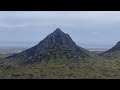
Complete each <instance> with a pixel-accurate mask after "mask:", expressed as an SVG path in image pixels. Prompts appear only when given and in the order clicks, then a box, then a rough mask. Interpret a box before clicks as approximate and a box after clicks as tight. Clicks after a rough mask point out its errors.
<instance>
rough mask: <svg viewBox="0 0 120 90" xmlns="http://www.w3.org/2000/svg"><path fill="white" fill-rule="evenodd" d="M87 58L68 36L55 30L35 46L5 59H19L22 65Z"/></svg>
mask: <svg viewBox="0 0 120 90" xmlns="http://www.w3.org/2000/svg"><path fill="white" fill-rule="evenodd" d="M88 57H91V53H90V52H89V51H88V50H86V49H84V48H81V47H79V46H77V45H76V44H75V42H74V41H73V40H72V39H71V37H70V36H69V35H68V34H66V33H64V32H63V31H61V30H60V29H59V28H57V29H56V30H55V31H54V32H53V33H51V34H49V35H48V36H47V37H46V38H44V39H43V40H42V41H41V42H39V44H37V45H36V46H34V47H32V48H30V49H27V50H24V51H23V52H21V53H18V54H14V55H12V56H9V57H7V59H10V58H13V59H20V60H21V61H22V62H24V63H33V62H35V61H41V60H50V59H56V58H59V59H60V58H67V59H78V58H79V59H84V58H88Z"/></svg>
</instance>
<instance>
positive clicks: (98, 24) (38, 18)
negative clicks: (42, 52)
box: [0, 11, 120, 48]
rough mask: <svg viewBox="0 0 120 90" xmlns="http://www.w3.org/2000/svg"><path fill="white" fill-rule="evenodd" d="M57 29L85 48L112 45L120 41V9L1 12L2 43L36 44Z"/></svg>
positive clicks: (0, 33)
mask: <svg viewBox="0 0 120 90" xmlns="http://www.w3.org/2000/svg"><path fill="white" fill-rule="evenodd" d="M56 28H60V29H61V30H62V31H64V32H65V33H68V34H70V36H71V37H72V39H73V40H74V41H75V42H76V43H77V44H78V45H80V46H82V47H103V48H104V47H108V48H110V47H111V46H113V45H115V44H116V43H117V42H118V41H120V12H119V11H111V12H109V11H0V45H8V43H14V44H15V43H17V44H19V45H23V44H24V45H31V46H32V45H35V44H37V43H39V41H41V40H42V39H43V38H45V37H46V36H47V35H48V34H49V33H51V32H53V31H54V30H55V29H56ZM21 42H24V43H22V44H21ZM25 42H26V43H25ZM31 43H32V44H31ZM11 45H13V44H11Z"/></svg>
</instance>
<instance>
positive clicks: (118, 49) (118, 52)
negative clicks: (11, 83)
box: [100, 42, 120, 59]
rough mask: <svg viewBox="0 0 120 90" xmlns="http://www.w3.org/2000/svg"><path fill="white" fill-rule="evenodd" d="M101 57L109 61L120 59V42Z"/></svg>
mask: <svg viewBox="0 0 120 90" xmlns="http://www.w3.org/2000/svg"><path fill="white" fill-rule="evenodd" d="M100 55H101V56H103V57H106V58H109V59H120V42H118V43H117V44H116V45H115V46H114V47H112V48H111V49H109V50H107V51H105V52H103V53H101V54H100Z"/></svg>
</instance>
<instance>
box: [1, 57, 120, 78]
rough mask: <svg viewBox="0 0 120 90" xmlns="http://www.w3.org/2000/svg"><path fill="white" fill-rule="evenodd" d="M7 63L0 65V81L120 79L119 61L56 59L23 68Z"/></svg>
mask: <svg viewBox="0 0 120 90" xmlns="http://www.w3.org/2000/svg"><path fill="white" fill-rule="evenodd" d="M1 61H3V62H4V60H3V59H2V60H1ZM13 61H14V60H13ZM11 62H12V61H11ZM8 63H9V62H6V63H4V64H3V63H1V64H0V79H120V60H119V59H118V60H96V59H92V58H88V59H86V60H76V61H72V60H66V59H56V60H49V61H41V62H36V63H33V64H29V65H25V66H19V65H17V64H15V63H16V62H12V63H11V65H8ZM12 64H13V65H12Z"/></svg>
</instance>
